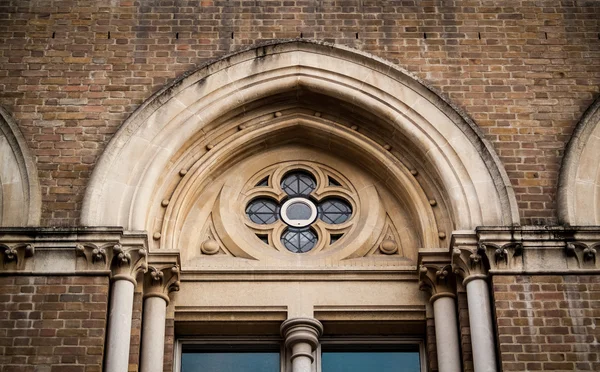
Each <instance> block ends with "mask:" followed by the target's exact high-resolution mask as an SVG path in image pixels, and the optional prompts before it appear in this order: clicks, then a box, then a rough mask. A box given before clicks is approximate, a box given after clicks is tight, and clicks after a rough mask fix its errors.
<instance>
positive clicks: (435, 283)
mask: <svg viewBox="0 0 600 372" xmlns="http://www.w3.org/2000/svg"><path fill="white" fill-rule="evenodd" d="M455 288H456V279H455V276H454V272H453V270H452V264H451V260H450V255H449V254H448V251H447V250H445V249H436V250H427V251H421V252H419V289H420V290H422V291H425V292H428V293H429V294H430V295H431V299H430V300H429V301H430V302H431V303H433V302H434V301H435V300H437V299H438V298H440V297H452V298H454V297H455V294H454V293H455Z"/></svg>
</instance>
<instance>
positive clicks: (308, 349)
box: [292, 342, 312, 372]
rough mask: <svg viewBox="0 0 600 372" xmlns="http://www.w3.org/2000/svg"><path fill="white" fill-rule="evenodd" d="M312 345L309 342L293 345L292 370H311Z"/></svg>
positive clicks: (295, 371)
mask: <svg viewBox="0 0 600 372" xmlns="http://www.w3.org/2000/svg"><path fill="white" fill-rule="evenodd" d="M310 354H312V346H311V345H310V344H309V343H307V342H299V343H297V344H295V345H294V346H293V347H292V355H293V359H292V372H311V370H312V369H311V365H312V359H311V358H310V357H309V356H308V355H310Z"/></svg>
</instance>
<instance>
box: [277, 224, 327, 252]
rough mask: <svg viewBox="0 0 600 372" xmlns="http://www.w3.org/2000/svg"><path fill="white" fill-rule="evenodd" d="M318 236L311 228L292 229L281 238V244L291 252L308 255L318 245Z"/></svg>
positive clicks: (286, 231)
mask: <svg viewBox="0 0 600 372" xmlns="http://www.w3.org/2000/svg"><path fill="white" fill-rule="evenodd" d="M317 239H318V238H317V234H315V233H314V232H313V231H312V230H311V229H309V228H302V229H295V228H293V227H290V228H289V229H287V230H285V232H284V233H283V235H282V236H281V243H282V244H283V246H284V247H285V248H286V249H287V250H288V251H290V252H294V253H306V252H308V251H310V250H311V249H313V248H314V247H315V245H317Z"/></svg>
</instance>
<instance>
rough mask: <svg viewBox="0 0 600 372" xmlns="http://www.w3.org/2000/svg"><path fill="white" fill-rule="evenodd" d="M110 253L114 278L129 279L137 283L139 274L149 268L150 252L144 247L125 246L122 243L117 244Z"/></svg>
mask: <svg viewBox="0 0 600 372" xmlns="http://www.w3.org/2000/svg"><path fill="white" fill-rule="evenodd" d="M110 253H111V259H110V270H111V273H112V279H113V280H129V281H130V282H133V283H134V284H135V283H136V277H137V274H138V273H140V272H143V273H145V272H146V271H147V270H148V253H147V252H146V249H144V248H142V247H123V246H122V245H121V244H115V245H113V246H112V247H111V249H110Z"/></svg>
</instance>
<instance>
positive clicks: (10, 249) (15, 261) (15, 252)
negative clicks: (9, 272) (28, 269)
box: [0, 244, 35, 269]
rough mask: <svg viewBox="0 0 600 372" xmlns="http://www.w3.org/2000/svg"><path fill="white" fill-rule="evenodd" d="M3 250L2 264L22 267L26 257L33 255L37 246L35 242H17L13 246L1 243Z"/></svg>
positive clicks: (7, 266) (16, 267)
mask: <svg viewBox="0 0 600 372" xmlns="http://www.w3.org/2000/svg"><path fill="white" fill-rule="evenodd" d="M0 252H2V256H3V257H2V266H3V267H4V268H13V269H21V268H23V266H24V264H25V259H26V258H29V257H33V255H34V253H35V247H34V246H33V244H16V245H12V246H8V245H4V244H0Z"/></svg>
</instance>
